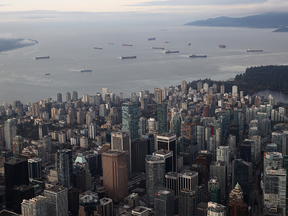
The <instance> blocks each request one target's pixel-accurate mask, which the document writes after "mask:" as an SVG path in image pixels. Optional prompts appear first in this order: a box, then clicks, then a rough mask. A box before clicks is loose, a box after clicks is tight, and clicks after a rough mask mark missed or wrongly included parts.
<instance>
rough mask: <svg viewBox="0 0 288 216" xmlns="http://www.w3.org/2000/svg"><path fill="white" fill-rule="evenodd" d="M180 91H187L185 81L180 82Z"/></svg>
mask: <svg viewBox="0 0 288 216" xmlns="http://www.w3.org/2000/svg"><path fill="white" fill-rule="evenodd" d="M181 91H182V92H185V91H187V82H186V81H185V80H183V81H182V82H181Z"/></svg>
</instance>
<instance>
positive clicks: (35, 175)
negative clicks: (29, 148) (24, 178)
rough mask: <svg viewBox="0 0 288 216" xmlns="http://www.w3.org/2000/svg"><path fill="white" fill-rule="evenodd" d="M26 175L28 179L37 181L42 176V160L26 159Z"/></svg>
mask: <svg viewBox="0 0 288 216" xmlns="http://www.w3.org/2000/svg"><path fill="white" fill-rule="evenodd" d="M28 175H29V179H39V178H41V176H42V159H41V158H32V159H28Z"/></svg>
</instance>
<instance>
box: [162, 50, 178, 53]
mask: <svg viewBox="0 0 288 216" xmlns="http://www.w3.org/2000/svg"><path fill="white" fill-rule="evenodd" d="M165 53H179V51H175V50H166V51H165Z"/></svg>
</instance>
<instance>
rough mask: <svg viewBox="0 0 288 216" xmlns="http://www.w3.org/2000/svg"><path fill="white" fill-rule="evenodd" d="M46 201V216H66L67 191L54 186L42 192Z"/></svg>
mask: <svg viewBox="0 0 288 216" xmlns="http://www.w3.org/2000/svg"><path fill="white" fill-rule="evenodd" d="M44 196H45V197H46V201H47V216H63V215H68V190H67V188H65V187H61V186H58V185H55V186H53V187H50V188H47V189H45V190H44Z"/></svg>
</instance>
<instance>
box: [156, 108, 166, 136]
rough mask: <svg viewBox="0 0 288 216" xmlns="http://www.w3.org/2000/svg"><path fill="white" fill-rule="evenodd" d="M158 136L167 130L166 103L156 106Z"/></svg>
mask: <svg viewBox="0 0 288 216" xmlns="http://www.w3.org/2000/svg"><path fill="white" fill-rule="evenodd" d="M157 118H158V134H161V133H166V132H167V131H168V129H167V103H158V104H157Z"/></svg>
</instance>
